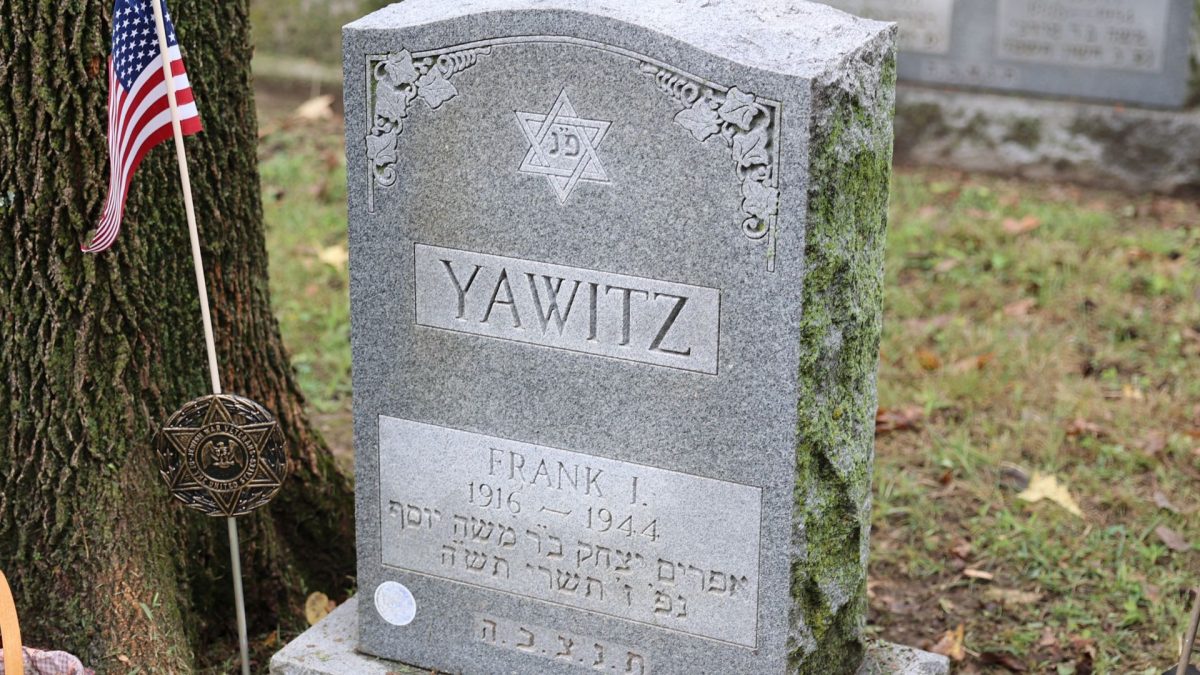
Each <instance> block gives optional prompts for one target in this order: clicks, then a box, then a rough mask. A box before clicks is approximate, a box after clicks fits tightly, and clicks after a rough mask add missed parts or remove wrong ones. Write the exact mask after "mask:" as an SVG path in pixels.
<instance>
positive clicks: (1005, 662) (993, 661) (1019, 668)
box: [979, 652, 1026, 673]
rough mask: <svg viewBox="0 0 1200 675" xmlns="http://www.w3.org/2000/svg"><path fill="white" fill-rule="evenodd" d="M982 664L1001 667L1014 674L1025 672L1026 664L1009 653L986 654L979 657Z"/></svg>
mask: <svg viewBox="0 0 1200 675" xmlns="http://www.w3.org/2000/svg"><path fill="white" fill-rule="evenodd" d="M979 660H980V662H982V663H984V664H987V665H989V666H1001V667H1002V668H1006V669H1008V670H1010V671H1012V672H1014V673H1023V672H1025V670H1026V668H1025V664H1024V663H1021V660H1020V659H1018V658H1017V657H1015V656H1013V655H1012V654H1009V653H1008V652H984V653H982V654H980V655H979Z"/></svg>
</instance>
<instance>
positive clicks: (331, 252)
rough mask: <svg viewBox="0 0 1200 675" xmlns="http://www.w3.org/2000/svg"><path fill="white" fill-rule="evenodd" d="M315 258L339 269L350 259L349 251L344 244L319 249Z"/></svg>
mask: <svg viewBox="0 0 1200 675" xmlns="http://www.w3.org/2000/svg"><path fill="white" fill-rule="evenodd" d="M317 258H319V259H320V260H321V262H323V263H325V264H326V265H329V266H330V267H332V268H334V269H339V270H340V269H342V268H344V267H345V266H346V263H347V262H348V261H349V260H350V253H349V252H348V251H346V247H345V246H342V245H340V244H339V245H336V246H330V247H328V248H324V249H321V252H320V253H318V254H317Z"/></svg>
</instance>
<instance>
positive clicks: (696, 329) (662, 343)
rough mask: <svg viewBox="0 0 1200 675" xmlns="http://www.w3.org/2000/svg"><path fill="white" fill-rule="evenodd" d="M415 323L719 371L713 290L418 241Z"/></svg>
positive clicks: (717, 320) (715, 294) (717, 306)
mask: <svg viewBox="0 0 1200 675" xmlns="http://www.w3.org/2000/svg"><path fill="white" fill-rule="evenodd" d="M414 259H415V261H416V262H415V268H416V269H415V278H416V281H415V288H416V305H417V307H416V317H417V324H419V325H422V326H429V327H431V328H442V329H445V330H452V331H458V332H462V333H471V334H474V335H482V336H487V337H492V338H499V339H503V340H514V341H516V342H524V343H528V344H533V345H540V346H543V347H554V348H557V349H566V350H569V351H573V352H582V353H585V354H594V355H596V356H607V357H611V358H616V359H625V360H629V361H639V362H641V363H648V364H652V365H656V366H667V367H670V368H679V369H682V370H691V371H695V372H698V373H707V374H710V375H715V374H716V373H717V351H718V349H717V346H718V337H719V332H720V331H719V328H720V307H721V296H720V293H719V292H718V291H717V290H716V289H712V288H703V287H700V286H690V285H687V284H679V283H674V282H670V281H660V280H657V279H648V278H644V277H632V276H626V275H623V274H612V273H609V272H597V271H594V270H587V269H580V268H577V267H567V266H564V265H553V264H549V263H544V262H534V261H531V260H521V259H518V258H506V257H502V256H496V255H488V254H484V253H473V252H470V251H459V250H455V249H449V248H441V247H437V246H427V245H425V244H417V245H416V255H415V256H414Z"/></svg>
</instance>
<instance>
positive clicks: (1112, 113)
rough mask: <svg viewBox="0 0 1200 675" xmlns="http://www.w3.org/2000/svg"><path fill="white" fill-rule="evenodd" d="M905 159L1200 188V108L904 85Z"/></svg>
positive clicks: (1145, 186)
mask: <svg viewBox="0 0 1200 675" xmlns="http://www.w3.org/2000/svg"><path fill="white" fill-rule="evenodd" d="M896 161H897V162H898V163H901V164H917V165H931V166H939V167H947V168H956V169H964V170H967V171H985V172H991V173H1002V174H1010V175H1015V176H1021V177H1025V178H1030V179H1036V180H1052V181H1070V182H1076V183H1082V184H1086V185H1093V186H1098V187H1110V188H1118V189H1123V190H1130V191H1135V192H1155V193H1161V194H1196V193H1198V192H1200V108H1192V109H1189V110H1182V111H1165V110H1149V109H1144V108H1134V107H1127V106H1120V105H1111V104H1098V103H1083V102H1076V101H1064V100H1052V99H1038V98H1029V97H1024V96H1010V95H1003V94H987V93H979V92H968V91H958V90H949V89H936V88H932V87H924V86H919V85H911V84H909V85H903V84H902V85H900V86H899V87H898V88H897V95H896Z"/></svg>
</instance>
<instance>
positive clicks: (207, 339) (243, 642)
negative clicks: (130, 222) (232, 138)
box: [150, 0, 250, 675]
mask: <svg viewBox="0 0 1200 675" xmlns="http://www.w3.org/2000/svg"><path fill="white" fill-rule="evenodd" d="M150 5H151V6H152V7H153V8H154V27H155V28H156V29H157V32H158V49H159V53H160V54H161V55H162V67H163V79H164V80H165V82H166V85H167V102H168V103H170V105H171V130H172V131H174V133H175V158H176V159H177V160H178V161H179V180H180V181H181V182H182V183H183V208H184V211H186V212H187V223H188V235H189V236H190V237H191V241H192V264H193V267H195V270H196V288H197V289H198V290H199V292H200V317H201V320H202V321H203V322H204V345H205V347H206V348H207V351H208V375H209V379H210V380H211V381H212V391H213V393H214V394H220V393H221V374H220V370H219V369H218V368H217V347H216V340H215V339H213V328H212V316H211V315H210V314H209V310H208V289H207V288H206V287H205V284H204V259H203V258H202V257H201V254H200V232H199V230H198V229H197V227H196V209H195V207H194V206H192V180H191V177H190V176H189V175H188V165H187V152H186V151H185V150H184V147H183V129H182V128H181V127H180V125H179V106H178V104H177V103H176V102H175V76H174V74H173V73H172V72H171V54H170V49H169V47H168V46H167V29H166V22H164V21H163V8H162V2H161V0H152V2H151V3H150ZM226 523H227V524H228V526H229V557H230V559H231V562H232V564H233V597H234V602H235V604H236V605H237V624H238V645H239V647H240V648H241V656H242V675H250V646H249V640H248V639H247V638H246V605H245V600H244V598H243V594H242V564H241V561H240V560H239V559H238V555H239V554H238V532H237V520H235V519H234V518H228V519H226Z"/></svg>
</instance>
